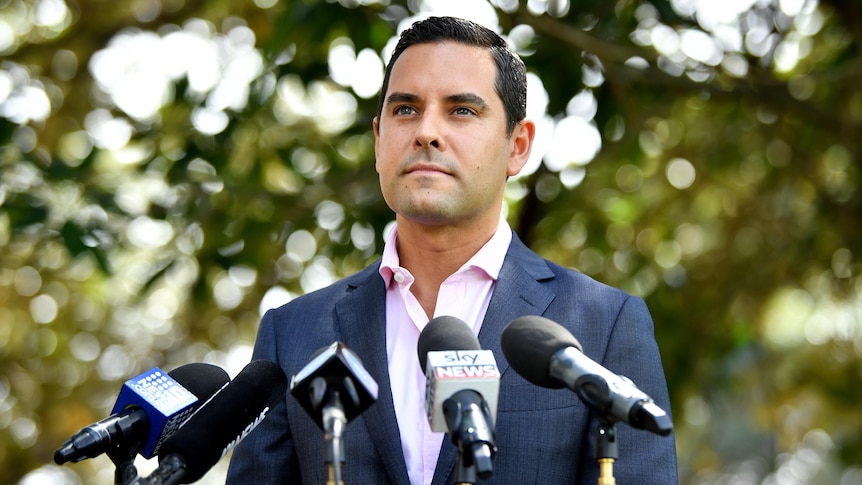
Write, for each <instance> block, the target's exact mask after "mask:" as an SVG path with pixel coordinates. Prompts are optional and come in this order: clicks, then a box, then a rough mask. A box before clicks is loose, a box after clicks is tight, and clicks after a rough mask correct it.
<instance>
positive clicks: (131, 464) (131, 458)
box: [105, 441, 140, 485]
mask: <svg viewBox="0 0 862 485" xmlns="http://www.w3.org/2000/svg"><path fill="white" fill-rule="evenodd" d="M139 445H140V441H138V442H135V443H129V444H126V445H125V446H118V447H116V448H111V449H110V450H108V451H107V452H105V454H106V455H108V458H110V459H111V461H112V462H114V466H115V469H114V485H127V484H129V483H132V482H133V481H134V480H135V479H136V478H137V477H138V469H137V468H136V467H135V455H136V454H137V449H138V446H139Z"/></svg>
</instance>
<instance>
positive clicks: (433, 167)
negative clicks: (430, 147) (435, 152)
mask: <svg viewBox="0 0 862 485" xmlns="http://www.w3.org/2000/svg"><path fill="white" fill-rule="evenodd" d="M404 173H405V174H418V175H427V174H444V175H452V174H451V172H450V171H449V170H448V169H446V168H445V167H443V166H441V165H438V164H435V163H427V162H418V163H414V164H411V165H410V166H408V167H407V169H406V170H405V171H404Z"/></svg>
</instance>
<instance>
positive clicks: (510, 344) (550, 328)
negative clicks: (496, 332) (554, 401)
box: [500, 315, 583, 389]
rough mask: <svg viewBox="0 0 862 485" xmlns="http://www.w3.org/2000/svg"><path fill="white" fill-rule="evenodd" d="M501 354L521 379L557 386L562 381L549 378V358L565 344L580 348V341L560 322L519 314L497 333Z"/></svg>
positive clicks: (546, 385) (553, 387)
mask: <svg viewBox="0 0 862 485" xmlns="http://www.w3.org/2000/svg"><path fill="white" fill-rule="evenodd" d="M500 345H501V347H502V348H503V355H505V356H506V360H508V361H509V365H511V366H512V368H513V369H515V372H517V373H518V374H520V375H521V377H523V378H524V379H526V380H528V381H530V382H532V383H533V384H535V385H537V386H540V387H547V388H551V389H560V388H562V387H563V383H561V382H559V381H558V380H556V379H554V378H552V377H551V374H550V368H551V357H553V355H554V354H555V353H557V351H559V350H561V349H564V348H566V347H575V348H576V349H578V350H579V351H583V349H582V348H581V344H580V343H579V342H578V341H577V339H575V337H574V336H573V335H572V334H571V333H570V332H569V331H568V330H566V328H565V327H563V326H562V325H560V324H558V323H556V322H554V321H552V320H549V319H547V318H545V317H540V316H535V315H527V316H523V317H518V318H516V319H514V320H512V321H511V322H509V324H508V325H506V327H505V328H503V334H502V335H501V336H500Z"/></svg>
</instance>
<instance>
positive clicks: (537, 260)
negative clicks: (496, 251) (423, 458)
mask: <svg viewBox="0 0 862 485" xmlns="http://www.w3.org/2000/svg"><path fill="white" fill-rule="evenodd" d="M553 277H554V274H553V272H551V270H550V268H548V265H547V263H546V262H545V260H544V259H542V258H541V257H539V256H538V255H537V254H536V253H534V252H533V251H531V250H530V249H528V248H527V247H526V246H525V245H524V243H522V242H521V240H520V239H518V236H517V235H515V234H514V233H513V234H512V243H511V245H510V246H509V251H508V252H507V253H506V259H504V260H503V266H502V267H501V268H500V276H499V278H497V282H496V283H495V285H494V292H493V294H492V295H491V301H490V302H489V303H488V310H487V312H485V318H484V320H483V321H482V328H481V329H480V330H479V344H480V345H481V347H482V349H483V350H490V351H492V352H493V353H494V359H495V360H496V361H497V368H498V370H499V371H500V375H503V373H505V372H506V371H507V370H508V369H509V362H508V361H507V360H506V358H505V356H504V355H503V349H502V346H501V344H500V336H501V335H502V334H503V328H504V327H505V326H506V325H507V324H508V323H509V322H511V321H512V320H514V319H515V318H518V317H521V316H524V315H541V314H543V313H544V312H545V310H546V309H547V308H548V306H549V305H550V304H551V302H552V301H553V300H554V298H555V294H554V293H553V292H551V291H550V290H548V289H547V287H546V286H544V285H542V284H541V283H540V282H541V281H542V280H545V279H549V278H553ZM443 441H444V442H443V446H442V448H441V450H440V457H439V458H438V459H437V468H436V470H435V472H434V479H433V480H432V484H443V483H446V480H447V479H448V478H449V476H451V475H452V473H453V472H454V470H455V459H456V458H457V454H458V453H457V452H458V450H457V448H456V447H455V446H453V445H452V443H451V438H450V436H449V434H448V433H447V434H446V437H445V438H444V439H443Z"/></svg>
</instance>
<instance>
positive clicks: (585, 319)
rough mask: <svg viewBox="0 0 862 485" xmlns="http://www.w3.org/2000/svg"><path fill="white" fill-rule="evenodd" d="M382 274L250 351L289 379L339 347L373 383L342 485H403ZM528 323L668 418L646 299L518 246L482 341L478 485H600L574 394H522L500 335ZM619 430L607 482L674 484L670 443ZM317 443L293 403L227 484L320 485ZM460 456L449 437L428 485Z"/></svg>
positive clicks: (277, 327)
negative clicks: (484, 455)
mask: <svg viewBox="0 0 862 485" xmlns="http://www.w3.org/2000/svg"><path fill="white" fill-rule="evenodd" d="M379 264H380V263H379V261H378V262H377V263H376V264H373V265H371V266H369V267H368V268H366V269H364V270H363V271H361V272H359V273H356V274H354V275H352V276H349V277H347V278H345V279H343V280H341V281H338V282H336V283H334V284H332V285H331V286H329V287H327V288H324V289H321V290H318V291H315V292H312V293H309V294H307V295H304V296H301V297H299V298H296V299H295V300H293V301H292V302H290V303H287V304H286V305H284V306H282V307H280V308H277V309H274V310H270V311H268V312H267V313H266V314H265V315H264V317H263V319H262V321H261V325H260V329H259V331H258V335H257V341H256V343H255V349H254V356H253V358H255V359H268V360H271V361H273V362H276V363H278V364H279V365H280V366H281V367H282V368H283V369H284V372H285V374H287V376H288V377H290V376H292V375H295V374H296V373H298V372H299V371H300V369H302V368H303V367H304V366H305V365H306V364H307V363H308V360H309V358H310V357H311V355H312V354H313V353H314V352H315V351H317V350H319V349H321V348H322V347H326V346H328V345H330V344H331V343H333V342H334V341H341V342H343V343H344V344H345V345H346V346H347V347H348V348H349V349H350V350H352V351H353V352H355V353H356V354H357V355H358V356H359V358H360V359H361V360H362V362H363V364H364V366H365V368H366V369H367V371H368V372H369V373H370V374H371V376H372V377H373V378H374V379H375V380H376V381H377V383H378V385H379V392H378V399H377V401H376V402H375V403H374V404H372V405H371V406H370V407H369V408H368V409H367V410H365V411H364V412H363V413H362V414H360V415H359V416H357V417H356V418H355V419H353V420H352V421H351V422H350V423H348V425H347V428H346V429H345V431H344V441H345V454H346V457H345V458H346V463H345V464H344V466H343V467H342V477H343V480H344V483H345V484H347V485H354V484H374V485H381V484H398V485H409V481H408V478H407V468H406V465H405V463H404V456H403V454H402V451H401V441H400V437H399V433H398V424H397V422H396V419H395V410H394V407H393V402H392V393H391V390H390V383H389V376H388V371H387V357H386V342H385V340H386V337H385V335H386V323H385V321H386V310H385V288H384V284H383V279H382V278H381V277H380V275H379V273H378V269H379ZM524 315H541V316H544V317H546V318H549V319H551V320H553V321H555V322H557V323H560V324H561V325H564V326H565V327H566V328H568V330H569V331H570V332H571V333H572V334H573V335H574V336H575V338H577V339H578V341H579V342H580V343H581V345H582V346H583V350H584V353H585V354H586V355H587V356H589V357H590V358H592V359H593V360H595V361H596V362H599V363H601V364H602V365H603V366H605V367H606V368H608V369H610V370H611V371H613V372H616V373H617V374H620V375H624V376H626V377H628V378H630V379H631V380H632V381H633V382H634V383H635V384H636V385H637V386H638V388H640V389H641V390H642V391H644V392H645V393H646V394H647V395H649V396H650V397H652V398H653V399H654V400H655V402H656V404H657V405H658V406H659V407H661V408H662V409H664V410H665V411H667V412H668V413H669V412H670V403H669V399H668V391H667V384H666V381H665V377H664V372H663V368H662V364H661V359H660V356H659V351H658V346H657V345H656V342H655V337H654V336H653V323H652V318H651V317H650V314H649V311H648V310H647V307H646V305H645V303H644V301H643V300H642V299H641V298H638V297H634V296H630V295H628V294H626V293H624V292H622V291H621V290H618V289H615V288H612V287H609V286H606V285H604V284H601V283H598V282H596V281H595V280H593V279H591V278H589V277H587V276H585V275H583V274H581V273H578V272H576V271H572V270H569V269H566V268H563V267H561V266H559V265H556V264H554V263H551V262H549V261H546V260H544V259H542V258H541V257H539V256H538V255H537V254H535V253H534V252H533V251H531V250H529V249H528V248H527V247H526V246H524V244H523V243H522V242H521V241H520V240H519V239H518V238H517V236H514V237H513V240H512V243H511V245H510V247H509V250H508V253H507V255H506V258H505V261H504V262H503V266H502V268H501V271H500V276H499V279H498V280H497V283H496V286H495V288H494V292H493V294H492V297H491V301H490V304H489V306H488V311H487V313H486V315H485V319H484V321H483V323H482V328H481V331H480V332H479V342H480V344H481V346H482V349H485V350H491V351H493V353H494V357H495V359H496V360H497V365H498V367H499V370H500V373H501V378H500V394H499V400H498V407H497V418H496V425H495V428H496V444H497V448H498V451H497V453H496V455H495V457H494V460H493V464H494V472H493V476H492V477H491V478H490V479H489V480H487V481H483V480H479V482H478V483H483V484H484V483H496V484H516V485H522V484H543V485H544V484H547V485H552V484H595V483H597V479H598V476H599V467H598V463H597V461H596V459H595V430H596V419H595V417H594V416H593V415H591V413H590V411H589V409H588V408H587V407H586V406H585V405H584V404H583V403H582V402H581V401H580V399H579V398H578V397H577V395H576V394H575V393H574V392H572V391H570V390H568V389H546V388H541V387H538V386H535V385H533V384H531V383H529V382H528V381H526V380H525V379H524V378H522V377H521V376H520V375H518V374H517V372H516V371H515V370H513V369H511V368H510V366H509V363H508V362H507V361H506V357H505V356H504V355H503V352H502V349H501V347H500V335H501V333H502V331H503V327H505V325H506V324H507V323H509V322H510V321H512V320H513V319H515V318H517V317H521V316H524ZM417 359H418V356H417ZM616 430H617V437H618V438H617V443H618V446H619V458H618V459H617V461H616V462H615V464H614V466H613V471H614V477H615V478H616V482H617V483H618V484H620V485H628V484H638V485H645V484H661V485H669V484H676V483H677V482H678V480H677V464H676V446H675V442H674V438H673V435H671V436H665V437H662V436H658V435H655V434H653V433H651V432H648V431H644V430H638V429H634V428H631V427H629V426H628V425H626V424H624V423H618V424H617V425H616ZM324 443H325V440H324V437H323V432H322V431H321V430H320V428H319V427H318V426H317V424H316V423H315V422H314V421H313V420H312V419H311V418H310V417H309V416H308V414H307V413H306V411H305V410H304V409H303V408H302V407H301V406H300V405H299V403H298V402H297V401H296V400H295V399H293V397H292V396H291V395H290V392H289V391H288V392H287V393H286V395H285V398H284V401H283V402H281V403H280V404H279V405H278V406H276V407H275V408H274V409H273V410H272V411H271V412H270V413H269V414H268V415H267V417H266V419H264V420H263V422H262V423H261V424H260V425H259V427H258V428H257V429H255V430H254V431H253V432H252V433H250V434H249V435H248V437H246V438H245V439H244V440H243V441H242V442H240V444H239V445H238V446H237V447H236V449H234V451H233V455H232V457H231V463H230V467H229V471H228V479H227V483H228V484H231V485H233V484H241V483H249V484H255V485H264V484H281V483H288V484H325V483H327V479H328V470H327V468H326V466H325V465H324ZM456 456H457V449H456V447H455V445H454V444H452V441H451V439H450V438H449V436H448V435H447V436H446V437H445V438H444V440H443V446H442V448H441V451H440V456H439V459H438V461H437V468H436V471H435V474H434V479H433V483H434V484H439V485H443V484H451V483H453V473H454V468H455V461H456Z"/></svg>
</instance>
